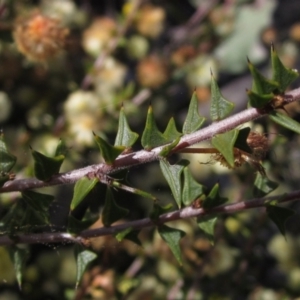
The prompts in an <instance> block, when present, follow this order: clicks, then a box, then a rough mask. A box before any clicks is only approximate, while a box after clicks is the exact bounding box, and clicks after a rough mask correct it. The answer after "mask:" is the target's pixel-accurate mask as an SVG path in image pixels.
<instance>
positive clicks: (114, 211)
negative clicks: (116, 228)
mask: <svg viewBox="0 0 300 300" xmlns="http://www.w3.org/2000/svg"><path fill="white" fill-rule="evenodd" d="M127 214H128V210H127V209H125V208H123V207H121V206H119V205H118V204H117V203H116V202H115V199H114V196H113V193H112V190H111V188H110V187H107V188H106V195H105V204H104V207H103V210H102V213H101V218H102V222H103V224H104V226H110V225H111V224H112V223H114V222H116V221H118V220H120V219H122V218H123V217H125V216H126V215H127Z"/></svg>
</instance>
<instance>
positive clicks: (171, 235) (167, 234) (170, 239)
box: [157, 225, 185, 265]
mask: <svg viewBox="0 0 300 300" xmlns="http://www.w3.org/2000/svg"><path fill="white" fill-rule="evenodd" d="M157 229H158V233H159V235H160V236H161V238H162V239H163V240H164V241H165V242H166V243H167V244H168V246H169V247H170V249H171V251H172V252H173V254H174V256H175V258H176V259H177V261H178V262H179V264H180V265H182V261H181V250H180V245H179V241H180V239H181V238H182V237H183V236H184V235H185V232H183V231H182V230H179V229H176V228H171V227H168V226H166V225H162V226H159V227H158V228H157Z"/></svg>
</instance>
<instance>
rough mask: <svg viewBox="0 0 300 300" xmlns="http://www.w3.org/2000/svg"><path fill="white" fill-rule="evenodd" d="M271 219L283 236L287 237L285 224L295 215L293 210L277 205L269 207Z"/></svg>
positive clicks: (268, 211)
mask: <svg viewBox="0 0 300 300" xmlns="http://www.w3.org/2000/svg"><path fill="white" fill-rule="evenodd" d="M267 213H268V216H269V218H270V219H271V220H272V221H273V222H274V223H275V224H276V226H277V227H278V229H279V231H280V232H281V234H282V235H283V236H284V237H285V223H286V221H287V219H288V218H289V217H291V216H293V215H294V214H295V212H294V211H293V210H291V209H288V208H285V207H280V206H276V205H272V204H269V205H267Z"/></svg>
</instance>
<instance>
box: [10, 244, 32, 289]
mask: <svg viewBox="0 0 300 300" xmlns="http://www.w3.org/2000/svg"><path fill="white" fill-rule="evenodd" d="M10 254H11V258H12V261H13V264H14V269H15V272H16V278H17V282H18V285H19V288H20V289H21V286H22V272H23V268H24V266H25V264H26V261H27V259H28V257H29V251H28V249H27V248H19V247H17V246H15V247H13V248H12V249H11V250H10Z"/></svg>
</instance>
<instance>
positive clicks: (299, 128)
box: [269, 111, 300, 134]
mask: <svg viewBox="0 0 300 300" xmlns="http://www.w3.org/2000/svg"><path fill="white" fill-rule="evenodd" d="M269 118H270V119H271V120H272V121H273V122H275V123H277V124H279V125H281V126H282V127H285V128H287V129H290V130H292V131H294V132H296V133H298V134H300V123H298V122H297V121H295V120H293V119H291V118H290V117H289V116H287V115H285V114H282V113H280V112H278V111H272V112H271V113H269Z"/></svg>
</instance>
